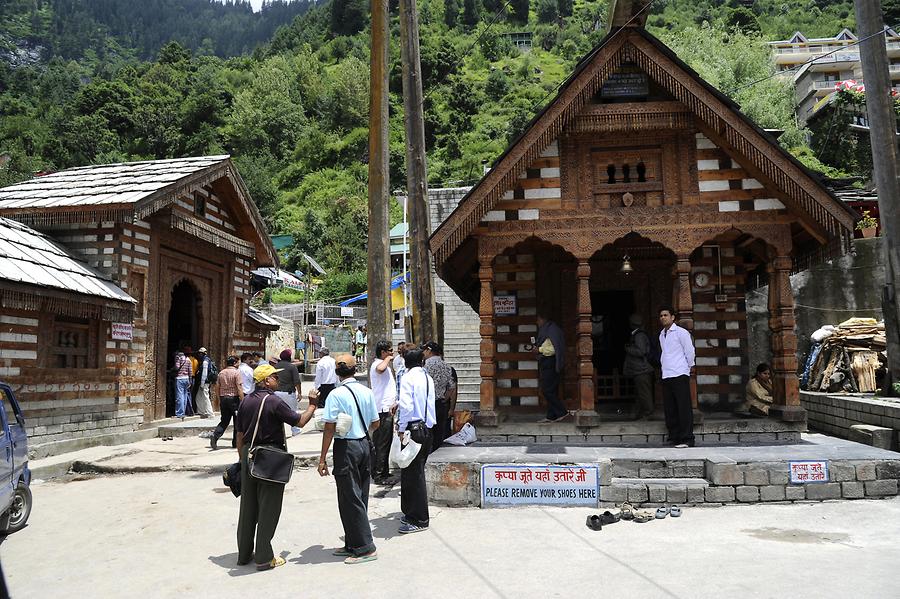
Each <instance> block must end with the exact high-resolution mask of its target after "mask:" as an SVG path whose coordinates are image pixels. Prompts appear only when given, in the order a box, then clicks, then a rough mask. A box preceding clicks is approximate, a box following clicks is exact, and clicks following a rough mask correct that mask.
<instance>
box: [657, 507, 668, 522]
mask: <svg viewBox="0 0 900 599" xmlns="http://www.w3.org/2000/svg"><path fill="white" fill-rule="evenodd" d="M668 515H669V508H667V507H665V506H662V507H658V508H656V519H657V520H662V519H663V518H665V517H666V516H668Z"/></svg>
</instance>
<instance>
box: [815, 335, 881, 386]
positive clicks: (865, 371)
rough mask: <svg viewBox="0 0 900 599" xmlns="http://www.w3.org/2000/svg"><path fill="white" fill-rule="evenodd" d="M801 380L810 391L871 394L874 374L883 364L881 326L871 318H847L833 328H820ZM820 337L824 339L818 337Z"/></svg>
mask: <svg viewBox="0 0 900 599" xmlns="http://www.w3.org/2000/svg"><path fill="white" fill-rule="evenodd" d="M817 337H818V338H819V339H820V340H821V341H820V342H819V343H818V344H817V345H815V346H814V347H813V349H812V352H811V353H810V356H809V360H808V361H807V372H805V373H804V376H803V380H804V382H805V383H806V385H805V388H806V389H808V390H810V391H829V392H841V391H843V392H847V393H872V392H874V391H875V390H876V388H877V385H876V382H875V372H876V371H877V370H878V369H879V368H881V367H882V362H885V361H886V359H885V358H886V354H885V347H886V339H885V336H884V323H883V322H877V321H876V320H875V319H874V318H851V319H850V320H847V321H845V322H842V323H841V324H839V325H838V326H837V327H823V328H822V329H820V330H819V331H816V334H815V335H814V336H813V340H814V341H816V340H817V339H816V338H817ZM822 337H824V338H822Z"/></svg>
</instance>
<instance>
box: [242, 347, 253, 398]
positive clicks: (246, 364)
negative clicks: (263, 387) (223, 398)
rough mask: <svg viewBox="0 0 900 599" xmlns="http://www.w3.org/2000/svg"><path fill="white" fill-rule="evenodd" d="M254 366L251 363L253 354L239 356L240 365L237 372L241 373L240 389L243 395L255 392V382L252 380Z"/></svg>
mask: <svg viewBox="0 0 900 599" xmlns="http://www.w3.org/2000/svg"><path fill="white" fill-rule="evenodd" d="M254 368H256V364H254V363H253V354H251V353H243V354H241V365H240V366H238V372H240V373H241V388H242V389H243V390H244V395H250V394H251V393H253V392H254V391H255V390H256V381H254V380H253V369H254Z"/></svg>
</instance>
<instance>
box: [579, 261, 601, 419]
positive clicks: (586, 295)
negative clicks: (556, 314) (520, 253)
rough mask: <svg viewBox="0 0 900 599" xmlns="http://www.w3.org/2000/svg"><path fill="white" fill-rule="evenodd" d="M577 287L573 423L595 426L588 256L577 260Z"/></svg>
mask: <svg viewBox="0 0 900 599" xmlns="http://www.w3.org/2000/svg"><path fill="white" fill-rule="evenodd" d="M576 275H577V277H578V278H577V282H576V285H577V287H578V324H577V325H576V329H575V330H576V335H577V337H578V339H577V342H576V343H577V344H576V348H577V354H578V364H577V368H578V411H577V412H576V413H575V426H597V425H598V424H599V423H600V416H599V415H598V414H597V411H596V410H595V409H594V403H595V401H596V395H595V393H594V361H593V355H594V344H593V341H592V340H591V289H590V281H591V265H590V264H589V263H588V259H587V258H579V259H578V270H577V271H576Z"/></svg>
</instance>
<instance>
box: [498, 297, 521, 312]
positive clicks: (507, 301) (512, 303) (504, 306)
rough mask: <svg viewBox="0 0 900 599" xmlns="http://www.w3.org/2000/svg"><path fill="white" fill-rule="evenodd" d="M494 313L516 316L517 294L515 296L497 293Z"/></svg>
mask: <svg viewBox="0 0 900 599" xmlns="http://www.w3.org/2000/svg"><path fill="white" fill-rule="evenodd" d="M494 314H495V315H496V316H515V315H516V296H514V295H495V296H494Z"/></svg>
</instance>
